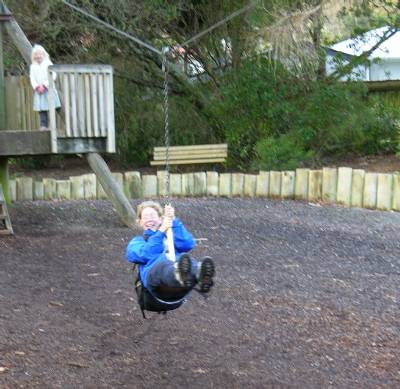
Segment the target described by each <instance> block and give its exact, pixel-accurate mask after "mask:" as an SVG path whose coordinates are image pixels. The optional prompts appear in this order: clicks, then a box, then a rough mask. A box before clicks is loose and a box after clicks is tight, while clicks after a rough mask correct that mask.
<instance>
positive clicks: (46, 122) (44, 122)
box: [39, 111, 49, 128]
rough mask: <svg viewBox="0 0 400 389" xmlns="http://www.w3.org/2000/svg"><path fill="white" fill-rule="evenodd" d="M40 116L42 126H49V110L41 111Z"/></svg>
mask: <svg viewBox="0 0 400 389" xmlns="http://www.w3.org/2000/svg"><path fill="white" fill-rule="evenodd" d="M39 118H40V127H46V128H47V127H48V126H49V112H48V111H39Z"/></svg>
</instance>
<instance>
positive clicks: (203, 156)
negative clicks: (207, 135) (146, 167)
mask: <svg viewBox="0 0 400 389" xmlns="http://www.w3.org/2000/svg"><path fill="white" fill-rule="evenodd" d="M166 154H167V148H166V147H154V153H153V157H154V160H153V161H151V162H150V164H151V165H162V164H165V161H166V157H167V155H166ZM168 156H169V158H168V160H169V163H170V164H171V165H178V164H195V163H214V162H215V163H216V162H225V160H226V157H227V156H228V145H227V144H226V143H221V144H210V145H191V146H170V147H169V150H168Z"/></svg>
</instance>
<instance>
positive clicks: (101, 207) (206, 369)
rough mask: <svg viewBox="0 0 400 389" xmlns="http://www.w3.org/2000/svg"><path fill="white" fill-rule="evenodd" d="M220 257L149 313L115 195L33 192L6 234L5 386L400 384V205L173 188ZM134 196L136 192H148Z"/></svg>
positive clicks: (0, 272) (2, 243) (1, 313)
mask: <svg viewBox="0 0 400 389" xmlns="http://www.w3.org/2000/svg"><path fill="white" fill-rule="evenodd" d="M174 203H175V206H176V208H177V213H178V214H180V215H181V217H182V219H183V220H184V221H185V222H186V224H187V226H188V228H189V229H190V230H192V231H193V233H194V234H195V235H196V236H197V237H198V238H206V239H208V240H203V241H202V243H201V244H200V245H199V247H198V248H197V249H196V251H195V254H196V255H198V256H201V255H203V254H206V253H207V254H210V255H212V256H213V257H214V259H215V261H216V262H217V266H218V268H217V270H218V274H217V279H216V281H217V284H216V287H215V289H214V291H213V294H212V295H211V296H210V297H209V298H208V299H207V300H204V299H202V297H201V296H199V295H197V294H193V295H192V296H191V298H190V301H188V303H187V304H185V305H184V306H183V307H182V308H180V309H179V310H177V311H175V312H173V313H169V314H168V315H167V316H166V317H161V316H158V315H156V314H153V315H152V314H150V315H149V317H150V319H149V320H143V319H142V317H141V314H140V311H139V310H138V308H137V305H136V303H135V301H134V291H133V286H132V283H131V277H130V274H129V266H128V264H127V263H125V261H124V258H123V252H124V249H125V246H126V244H127V242H128V240H129V238H130V237H131V235H132V232H131V231H129V230H128V229H127V228H125V227H123V226H122V225H121V224H120V223H119V221H118V219H117V218H116V216H115V214H114V212H113V210H112V208H111V206H110V204H109V203H108V202H101V201H96V202H58V203H46V202H36V203H24V204H22V203H20V204H18V205H17V206H16V207H14V208H12V209H11V215H12V221H13V226H14V229H15V231H16V236H15V237H1V238H0V261H1V266H0V388H2V389H3V388H10V389H11V388H12V389H14V388H29V389H30V388H40V389H43V388H63V389H65V388H93V389H95V388H96V389H98V388H157V387H161V388H191V389H192V388H195V389H196V388H307V389H309V388H318V389H319V388H363V389H367V388H398V387H400V315H399V301H400V293H399V284H400V260H399V252H400V241H399V232H398V231H399V227H400V214H397V213H389V212H385V213H384V212H377V211H367V210H359V209H350V210H349V209H343V208H336V207H318V206H311V205H308V204H303V203H296V202H289V201H287V202H279V201H265V200H243V199H230V200H228V199H185V200H176V201H174ZM135 204H136V203H135Z"/></svg>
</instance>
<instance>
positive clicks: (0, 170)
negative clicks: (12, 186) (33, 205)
mask: <svg viewBox="0 0 400 389" xmlns="http://www.w3.org/2000/svg"><path fill="white" fill-rule="evenodd" d="M0 185H1V186H2V187H3V193H4V198H5V200H6V203H9V201H10V194H9V192H10V191H9V176H8V158H7V157H0Z"/></svg>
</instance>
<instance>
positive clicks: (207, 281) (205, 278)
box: [199, 258, 215, 293]
mask: <svg viewBox="0 0 400 389" xmlns="http://www.w3.org/2000/svg"><path fill="white" fill-rule="evenodd" d="M214 274H215V266H214V262H213V260H212V259H211V258H205V259H203V261H202V262H201V268H200V277H199V288H200V292H201V293H207V292H209V291H210V289H211V287H212V286H213V285H214V282H213V277H214Z"/></svg>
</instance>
